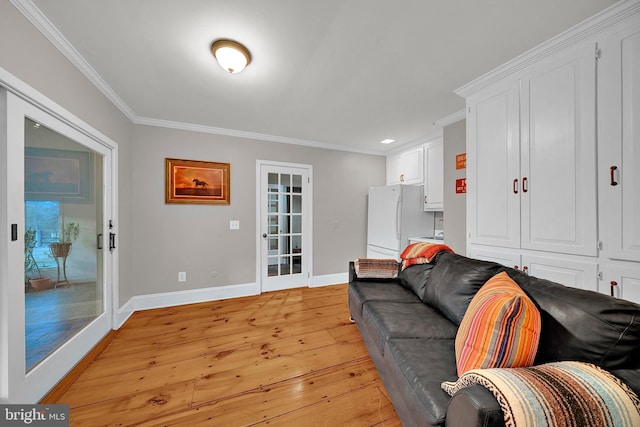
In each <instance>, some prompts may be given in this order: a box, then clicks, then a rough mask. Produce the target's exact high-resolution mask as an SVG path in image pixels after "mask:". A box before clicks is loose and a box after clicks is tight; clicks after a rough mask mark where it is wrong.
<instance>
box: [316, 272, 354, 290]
mask: <svg viewBox="0 0 640 427" xmlns="http://www.w3.org/2000/svg"><path fill="white" fill-rule="evenodd" d="M348 281H349V273H335V274H324V275H322V276H313V277H312V278H311V282H310V283H309V287H310V288H318V287H320V286H329V285H338V284H340V283H347V282H348Z"/></svg>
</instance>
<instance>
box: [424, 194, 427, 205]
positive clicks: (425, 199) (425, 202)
mask: <svg viewBox="0 0 640 427" xmlns="http://www.w3.org/2000/svg"><path fill="white" fill-rule="evenodd" d="M424 204H425V205H426V204H427V196H424Z"/></svg>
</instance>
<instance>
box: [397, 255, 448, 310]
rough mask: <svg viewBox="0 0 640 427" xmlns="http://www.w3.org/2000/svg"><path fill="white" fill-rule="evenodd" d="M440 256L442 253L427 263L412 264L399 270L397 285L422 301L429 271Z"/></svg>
mask: <svg viewBox="0 0 640 427" xmlns="http://www.w3.org/2000/svg"><path fill="white" fill-rule="evenodd" d="M442 254H444V252H440V253H438V254H436V255H435V256H434V257H433V258H432V259H431V262H429V263H422V264H414V265H410V266H409V267H407V268H405V269H404V270H401V271H400V273H398V283H400V284H401V285H402V286H404V287H405V288H407V289H409V290H410V291H411V292H413V293H414V294H416V295H417V296H418V298H420V299H421V300H424V293H425V290H426V285H427V279H429V276H430V275H431V270H432V269H433V267H435V265H436V263H437V262H438V259H440V257H441V256H442Z"/></svg>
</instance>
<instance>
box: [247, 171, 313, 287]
mask: <svg viewBox="0 0 640 427" xmlns="http://www.w3.org/2000/svg"><path fill="white" fill-rule="evenodd" d="M257 169H258V187H259V188H258V191H257V193H258V194H259V201H258V206H259V209H257V211H258V242H259V243H258V247H259V248H260V249H259V256H258V259H259V260H260V261H259V266H258V267H257V269H258V271H259V283H260V289H261V291H262V292H265V291H275V290H280V289H289V288H297V287H302V286H308V285H309V280H310V277H309V276H310V272H311V265H310V264H311V232H310V230H311V226H310V224H311V184H310V174H311V166H307V165H292V164H285V163H274V162H262V161H258V163H257Z"/></svg>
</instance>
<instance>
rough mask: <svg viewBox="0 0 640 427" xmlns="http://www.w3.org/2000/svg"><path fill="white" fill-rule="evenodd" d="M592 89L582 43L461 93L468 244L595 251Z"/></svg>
mask: <svg viewBox="0 0 640 427" xmlns="http://www.w3.org/2000/svg"><path fill="white" fill-rule="evenodd" d="M595 91H596V87H595V57H594V49H593V45H592V44H585V45H583V46H580V47H577V48H574V49H571V50H570V51H568V52H563V53H562V54H560V55H554V56H552V57H550V58H547V59H546V60H544V61H541V62H539V63H536V64H535V65H533V66H530V67H529V68H527V69H526V71H525V72H524V73H523V74H521V75H519V76H517V78H512V79H511V80H507V81H506V82H503V83H502V84H498V85H495V86H492V87H491V88H489V89H485V90H484V91H482V92H480V93H478V94H476V95H474V96H472V97H470V98H469V99H468V100H467V107H468V110H467V195H468V199H467V211H468V224H467V227H468V230H469V243H471V244H474V243H475V244H485V245H496V246H501V247H510V248H523V249H536V250H543V251H550V252H558V253H568V254H576V255H591V256H595V255H597V234H596V231H597V210H596V209H597V206H596V180H595V161H596V160H595V150H596V145H595Z"/></svg>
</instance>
